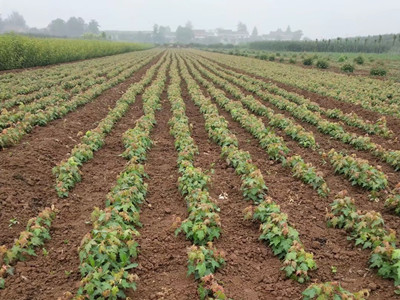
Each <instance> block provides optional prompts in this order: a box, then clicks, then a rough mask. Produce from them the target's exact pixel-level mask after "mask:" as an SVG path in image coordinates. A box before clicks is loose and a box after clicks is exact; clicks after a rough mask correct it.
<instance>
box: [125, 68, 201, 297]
mask: <svg viewBox="0 0 400 300" xmlns="http://www.w3.org/2000/svg"><path fill="white" fill-rule="evenodd" d="M169 81H170V79H169V76H168V77H167V82H166V87H165V88H164V91H163V93H162V95H161V104H162V109H161V111H158V112H157V113H156V121H157V124H156V125H155V128H154V129H153V132H152V134H151V138H152V140H153V142H154V145H153V147H152V148H151V150H150V152H149V154H148V156H147V161H146V164H145V171H146V173H147V174H148V175H149V179H148V180H146V182H147V183H148V193H147V196H146V202H147V205H146V203H144V204H143V207H142V210H141V213H140V222H141V223H142V224H143V227H142V228H140V229H139V232H140V237H139V238H138V243H139V255H138V259H137V262H138V264H139V266H138V268H137V269H133V270H132V272H133V273H136V274H137V275H139V282H138V288H137V290H136V291H135V292H134V291H128V292H127V296H128V297H131V298H132V299H176V300H178V299H179V300H181V299H195V298H196V293H197V291H196V290H197V286H196V283H195V281H194V280H193V278H192V277H188V276H186V274H187V263H186V262H187V248H188V247H189V246H190V242H189V241H187V240H186V239H185V237H184V236H183V235H180V236H178V237H175V235H174V228H173V227H172V225H173V223H174V220H175V218H176V217H178V216H179V217H180V218H181V219H185V218H186V216H187V212H186V203H185V200H184V198H183V197H182V196H181V194H180V193H179V191H178V186H177V181H178V176H179V174H178V169H177V166H176V161H177V158H178V156H177V153H176V151H175V148H174V138H173V137H172V136H171V135H170V134H169V125H168V121H169V119H170V118H171V116H172V114H171V111H170V108H171V107H170V103H169V101H168V97H167V92H166V91H167V86H168V84H169Z"/></svg>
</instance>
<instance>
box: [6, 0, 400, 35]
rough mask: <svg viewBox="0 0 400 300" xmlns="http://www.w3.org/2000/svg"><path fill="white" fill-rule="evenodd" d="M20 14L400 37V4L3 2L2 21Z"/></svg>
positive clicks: (105, 26)
mask: <svg viewBox="0 0 400 300" xmlns="http://www.w3.org/2000/svg"><path fill="white" fill-rule="evenodd" d="M13 11H18V12H19V13H20V14H22V15H23V16H24V18H25V20H26V23H27V25H29V26H30V27H38V28H43V27H46V26H47V25H48V24H49V23H50V21H51V20H53V19H55V18H62V19H68V18H69V17H71V16H80V17H82V18H84V19H85V20H90V19H95V20H97V21H98V22H99V24H100V25H101V28H100V30H151V29H152V27H153V25H154V24H160V25H169V26H171V28H172V29H173V30H175V29H176V27H177V26H178V25H184V24H185V23H186V22H187V21H191V22H192V24H193V26H194V28H199V29H212V28H218V27H222V28H236V25H237V24H238V22H239V21H241V22H243V23H245V24H247V26H248V28H253V27H254V26H256V27H257V28H258V31H259V32H260V33H268V32H269V31H271V30H275V29H277V28H282V29H285V28H286V27H287V26H288V25H290V26H291V28H293V29H300V30H302V31H303V32H304V35H305V36H306V37H309V38H312V39H315V38H318V39H320V38H334V37H337V36H341V37H348V36H359V35H364V36H365V35H374V34H385V33H394V32H399V31H400V17H399V16H400V1H398V0H381V1H376V0H335V1H328V0H322V1H316V0H301V1H296V0H248V1H239V0H169V1H165V0H113V1H111V0H84V1H82V0H79V1H78V0H69V1H65V0H61V1H55V0H37V1H32V0H1V1H0V14H1V16H2V17H3V18H5V17H6V16H7V15H9V14H11V13H12V12H13Z"/></svg>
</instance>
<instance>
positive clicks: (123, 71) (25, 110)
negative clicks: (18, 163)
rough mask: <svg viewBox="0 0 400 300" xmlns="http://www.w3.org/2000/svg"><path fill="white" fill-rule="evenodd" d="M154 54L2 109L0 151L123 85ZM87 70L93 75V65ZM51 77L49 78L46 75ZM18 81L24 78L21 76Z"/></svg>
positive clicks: (143, 54)
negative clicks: (14, 106)
mask: <svg viewBox="0 0 400 300" xmlns="http://www.w3.org/2000/svg"><path fill="white" fill-rule="evenodd" d="M157 53H159V52H154V51H150V52H139V53H135V55H133V56H132V54H131V55H130V56H131V57H132V58H131V59H129V60H128V61H127V62H126V61H125V62H121V63H119V64H118V65H117V66H115V65H114V64H113V63H114V60H109V61H107V67H106V68H105V69H103V70H100V73H97V74H98V75H97V77H95V78H93V77H91V76H90V74H85V75H84V79H83V81H82V82H76V81H75V80H73V79H72V80H71V81H70V82H68V81H65V80H63V87H64V89H63V90H61V91H60V90H58V89H53V90H49V91H48V93H49V95H46V96H44V97H39V98H37V97H35V99H32V100H33V102H31V103H29V104H26V105H24V104H21V105H19V106H18V107H16V108H13V109H11V110H7V109H5V108H4V109H3V110H2V114H1V116H0V129H2V132H1V133H0V147H1V148H5V147H9V146H11V145H14V144H16V143H18V142H19V141H20V140H21V138H22V137H23V136H24V135H25V134H27V133H29V132H30V131H31V130H32V129H33V128H34V126H37V125H39V126H44V125H46V124H47V123H48V122H50V121H52V120H55V119H59V118H62V117H63V116H64V115H66V114H68V113H69V112H71V111H74V110H76V109H77V108H78V107H80V106H82V105H84V104H87V103H88V102H91V101H93V99H95V98H96V97H97V96H99V95H100V94H101V93H102V92H104V91H106V90H108V89H110V88H112V87H114V86H115V85H117V84H119V83H121V82H123V81H125V80H126V79H127V78H128V77H130V76H131V75H132V74H133V73H134V72H135V71H137V70H138V69H140V68H141V67H143V66H145V65H146V64H148V63H149V62H150V61H151V60H152V59H153V58H154V57H155V55H156V54H157ZM79 67H81V66H75V68H76V70H79V69H78V68H79ZM89 69H92V70H93V71H95V70H96V62H95V65H94V66H92V67H89ZM69 72H71V71H69ZM50 73H52V72H50ZM22 74H24V73H22ZM25 76H29V75H28V74H27V75H25ZM50 76H51V74H49V77H50ZM21 77H22V78H24V75H22V76H21ZM49 81H50V82H51V81H52V79H49ZM46 82H48V81H46ZM72 82H73V83H72ZM55 84H57V83H55ZM31 85H32V86H34V85H35V83H34V82H32V83H31ZM44 86H45V85H44ZM44 86H42V88H41V89H40V92H41V91H42V90H46V88H43V87H44ZM28 88H29V86H28ZM28 95H30V94H28ZM42 95H43V94H42ZM6 101H8V102H4V103H10V102H14V103H20V102H19V100H14V98H11V99H9V100H6Z"/></svg>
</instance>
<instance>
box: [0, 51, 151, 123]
mask: <svg viewBox="0 0 400 300" xmlns="http://www.w3.org/2000/svg"><path fill="white" fill-rule="evenodd" d="M150 58H151V56H150V55H148V56H145V57H142V58H140V57H138V58H137V59H135V60H133V61H131V62H126V63H120V64H119V65H117V66H108V67H107V68H106V69H105V70H104V71H106V72H108V71H112V73H113V76H111V77H110V78H107V77H104V76H98V77H92V76H85V77H83V78H81V79H80V80H74V81H64V83H63V84H62V88H60V87H59V88H55V89H52V90H51V92H50V94H49V95H48V96H46V97H42V98H39V99H36V101H34V102H33V103H29V104H27V105H25V104H23V105H19V106H18V107H17V108H14V109H12V110H9V111H8V110H6V109H3V110H2V113H1V115H0V129H4V128H6V127H11V126H12V125H14V123H17V122H18V121H20V120H22V119H24V118H25V117H26V115H30V114H35V113H37V112H41V111H42V110H45V109H46V108H47V107H51V106H54V105H58V103H60V102H67V101H69V100H70V98H71V97H72V96H73V95H77V94H79V93H82V92H84V91H85V90H87V89H88V88H90V87H92V86H95V85H100V84H102V83H105V82H107V81H109V80H110V79H111V78H112V77H114V75H118V74H120V73H121V72H123V71H125V70H126V69H128V68H132V67H136V66H137V65H142V66H143V63H147V62H148V60H149V59H150ZM101 73H103V71H101ZM64 88H66V89H68V90H67V91H66V90H64Z"/></svg>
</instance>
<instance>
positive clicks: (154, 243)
mask: <svg viewBox="0 0 400 300" xmlns="http://www.w3.org/2000/svg"><path fill="white" fill-rule="evenodd" d="M159 58H160V56H158V57H157V58H155V59H154V60H153V61H152V63H150V64H148V65H147V66H146V67H144V68H142V69H141V70H139V71H138V72H137V73H135V74H134V75H133V76H132V78H130V79H128V80H126V81H125V82H123V83H121V84H120V85H118V86H117V87H114V88H112V89H110V90H108V91H106V92H104V93H103V94H102V95H101V96H99V97H98V98H97V99H96V100H94V101H93V102H91V103H89V104H87V105H85V106H84V107H82V108H79V109H78V110H76V111H75V112H72V113H69V114H68V115H67V116H65V118H64V119H62V120H56V121H53V122H51V123H49V124H48V126H46V127H38V128H35V129H34V131H33V132H32V133H31V134H29V135H27V136H26V137H25V138H24V139H23V141H22V142H21V143H20V144H19V145H17V146H15V147H11V148H9V149H5V150H3V151H0V204H1V210H0V226H1V228H3V230H2V231H1V232H0V244H6V245H7V246H10V245H11V243H12V242H13V239H14V238H16V237H17V236H18V234H19V232H21V231H22V230H24V226H25V224H26V222H27V220H28V219H29V218H31V217H33V216H35V215H36V214H37V213H38V212H40V211H41V210H42V209H43V208H44V207H46V206H49V205H51V204H55V205H56V207H57V208H58V209H60V213H59V214H58V216H57V218H56V219H55V220H54V222H53V225H52V228H51V236H52V239H51V240H50V241H47V242H46V243H45V246H44V248H45V249H46V251H45V252H44V251H43V250H42V249H37V253H38V256H37V257H31V258H29V259H28V260H27V261H26V262H19V263H17V265H16V274H15V275H14V276H9V277H7V279H6V288H5V289H4V290H0V299H24V300H27V299H57V297H60V296H62V295H63V293H64V292H66V291H70V292H72V293H73V294H75V293H76V291H77V289H78V285H79V281H80V278H81V276H80V274H79V257H78V251H77V250H78V247H79V245H80V242H81V239H82V237H83V236H84V235H85V234H86V233H87V232H89V231H90V230H91V229H92V225H91V224H90V222H89V221H90V214H91V212H92V211H93V207H94V206H97V207H100V208H103V207H104V204H105V196H106V194H107V193H108V192H109V190H110V189H111V187H112V186H113V185H114V184H115V179H116V177H117V176H118V174H119V173H120V172H121V171H122V170H123V168H124V166H125V164H126V161H125V160H124V159H123V158H122V157H120V156H119V154H121V153H122V152H123V151H124V147H123V145H122V139H121V137H122V134H123V133H124V132H125V131H126V130H127V129H129V128H133V127H134V125H135V121H136V120H137V119H138V118H139V117H140V116H141V115H143V109H142V99H141V96H138V97H137V99H136V102H135V103H134V104H133V105H132V106H131V108H130V109H129V111H128V112H127V114H126V115H125V116H124V117H123V118H122V119H121V120H120V121H119V122H118V123H117V124H116V125H115V128H114V129H113V131H112V132H111V133H110V134H109V135H108V136H107V138H106V143H105V145H104V147H103V148H102V149H100V150H99V151H98V152H96V153H95V156H94V159H93V160H91V161H89V162H88V163H86V164H84V166H83V167H82V169H81V170H82V173H83V174H82V182H80V183H78V184H77V185H76V187H75V188H74V189H73V190H72V191H71V192H70V196H69V197H68V198H66V199H59V198H58V197H57V195H56V192H55V190H54V187H53V185H54V176H53V175H52V174H51V169H52V167H54V166H55V165H56V164H57V163H59V162H60V161H61V160H62V159H63V158H65V157H66V155H67V154H68V153H69V152H70V151H71V149H72V147H73V146H74V145H75V144H77V143H78V142H79V135H80V133H84V132H85V131H87V130H89V129H91V128H94V127H95V126H96V125H97V124H98V122H99V121H100V120H101V119H102V118H103V117H104V116H105V115H106V114H107V112H108V111H109V109H110V107H113V106H114V104H115V101H116V100H117V99H119V97H120V96H121V95H122V94H123V93H124V92H125V91H126V90H127V88H128V87H129V86H130V85H131V84H132V83H133V82H136V81H138V80H140V78H141V76H142V75H143V74H144V73H145V71H146V70H147V69H148V68H149V67H150V66H151V65H152V64H154V63H155V62H156V61H157V59H159ZM224 67H225V66H224ZM235 71H240V72H243V71H241V70H236V69H235ZM252 76H253V75H252ZM254 77H256V76H254ZM257 78H258V77H257ZM259 79H261V78H259ZM263 80H266V81H267V79H263ZM168 83H169V80H168V81H167V85H166V87H167V86H168ZM274 83H276V82H274ZM277 84H278V85H279V86H280V87H282V88H285V89H286V90H290V91H294V92H297V93H299V94H302V95H304V96H307V97H309V98H310V99H312V100H313V101H316V102H318V101H319V102H318V103H319V104H320V105H321V106H323V107H341V108H342V109H343V110H346V111H350V109H353V108H354V109H356V106H353V105H347V104H345V103H343V102H339V101H337V100H334V99H330V98H327V97H321V96H319V95H314V96H313V95H312V93H309V92H306V91H302V90H299V89H294V88H292V87H290V86H285V85H283V84H280V83H277ZM199 86H201V85H200V84H199ZM181 89H182V94H183V99H184V101H185V103H186V113H187V116H188V118H189V122H190V123H191V128H192V137H193V138H194V141H195V143H196V144H197V146H198V147H199V155H198V156H196V158H195V165H196V167H201V168H202V169H203V170H204V171H207V172H209V174H210V175H211V179H212V180H211V184H210V186H209V191H210V195H211V197H213V198H214V199H217V201H218V206H219V207H220V209H221V210H220V213H219V214H220V217H221V223H222V233H221V237H220V238H218V239H216V240H215V242H214V245H215V246H216V248H217V249H219V250H223V251H224V252H225V253H226V265H225V266H224V267H222V268H220V269H218V270H217V272H216V274H215V277H216V279H217V280H218V281H219V282H220V283H221V284H222V285H223V287H224V289H225V291H226V294H227V295H228V296H229V297H232V298H233V299H249V300H253V299H254V300H255V299H263V300H264V299H300V298H301V292H302V291H303V290H304V289H305V288H306V285H301V284H299V283H297V282H295V281H293V280H291V279H287V278H286V277H285V274H284V272H283V271H281V270H280V269H281V267H282V266H283V264H282V262H281V261H280V260H279V259H278V258H277V257H276V256H274V255H273V253H272V251H271V249H270V247H268V246H267V245H266V244H264V243H263V242H261V241H259V240H258V237H259V234H260V232H259V228H258V227H259V224H258V223H257V222H252V221H246V220H243V210H244V209H245V208H246V207H248V206H249V205H251V203H249V202H246V201H244V198H243V196H242V192H241V190H240V186H241V180H240V176H238V175H236V174H235V171H234V169H232V168H230V167H229V166H228V164H227V163H226V162H225V161H224V160H223V159H222V158H221V157H220V150H221V149H220V147H219V146H218V145H216V144H215V143H213V142H212V141H210V139H209V138H208V135H207V132H206V130H205V128H204V118H203V116H202V114H201V113H200V111H199V109H198V107H196V106H195V105H194V103H193V101H192V100H191V99H190V96H189V95H188V91H187V86H186V84H185V83H184V81H183V80H182V84H181ZM241 90H242V91H243V92H244V93H245V94H248V93H247V92H245V91H244V90H243V89H241ZM202 92H203V93H204V94H205V95H206V96H209V94H208V93H207V91H206V90H205V89H204V88H202ZM227 96H228V97H229V98H230V99H234V97H233V96H232V95H231V94H229V93H227ZM312 97H315V98H312ZM256 98H257V97H256ZM257 99H258V98H257ZM161 102H162V110H161V111H159V112H157V113H156V120H157V124H156V125H155V128H154V129H153V132H152V134H151V138H152V140H153V141H154V145H153V147H152V149H151V150H150V151H149V153H148V157H147V161H146V164H145V170H146V172H147V174H148V175H149V178H148V179H147V180H146V182H147V183H148V195H147V198H146V202H145V203H144V204H143V206H142V211H141V217H140V218H141V223H142V224H143V227H142V228H140V229H139V231H140V234H141V236H140V237H139V240H138V242H139V245H140V248H139V249H140V251H139V256H138V258H137V262H138V263H139V267H138V268H136V269H133V270H132V272H136V273H137V274H138V275H139V278H140V280H139V282H138V288H137V290H136V291H127V295H128V296H129V297H131V298H132V299H179V300H180V299H197V298H198V295H197V282H196V281H195V279H194V277H193V275H191V276H187V275H186V273H187V248H188V247H190V246H191V242H190V241H189V240H186V239H185V236H184V235H183V234H180V235H178V236H175V234H174V228H173V223H174V221H175V220H176V218H177V217H179V218H180V219H185V218H186V217H187V214H188V213H187V207H186V203H185V200H184V198H183V197H182V196H181V194H180V192H179V191H178V177H179V173H178V169H177V164H176V161H177V152H176V151H175V149H174V138H173V137H172V136H171V135H170V134H169V125H168V120H169V119H170V117H171V116H172V114H171V112H170V104H169V101H168V98H167V93H166V88H165V90H164V92H163V93H162V96H161ZM261 102H262V103H263V104H265V105H267V106H269V107H271V108H272V109H274V111H276V112H277V113H283V114H285V115H286V116H289V115H288V113H287V112H284V111H280V110H278V109H276V108H275V107H272V105H269V104H268V103H266V102H263V101H262V100H261ZM354 111H356V112H357V113H358V114H360V115H362V116H363V117H364V118H367V119H368V118H369V119H371V120H372V119H373V120H376V118H375V117H378V115H377V114H374V113H371V112H368V111H366V110H364V109H359V110H354ZM219 112H220V114H221V115H222V116H224V117H225V118H226V119H227V121H228V122H229V128H230V130H231V131H232V132H233V133H234V134H236V136H237V138H238V140H239V145H240V148H241V149H243V150H245V151H248V152H249V153H250V154H251V156H252V160H253V163H254V164H256V165H257V166H258V168H259V169H260V171H261V172H262V174H263V176H264V179H265V182H266V184H267V186H268V188H269V195H270V196H271V197H272V198H273V200H274V201H276V202H277V203H278V204H280V205H281V209H282V211H283V212H284V213H287V214H288V216H289V220H290V223H291V225H293V227H294V228H296V229H297V230H298V231H299V233H300V239H301V240H302V242H303V243H304V246H305V249H306V250H307V251H309V252H312V253H314V258H315V260H316V262H317V265H318V269H317V270H316V271H313V272H311V274H310V276H311V281H312V282H322V281H332V280H335V281H340V282H341V284H342V286H343V287H344V288H346V289H349V290H351V291H357V290H360V289H363V288H368V289H370V290H371V297H370V299H385V298H386V299H394V298H395V297H394V293H393V291H394V287H393V282H392V281H391V280H384V279H382V278H380V277H378V276H377V274H376V272H375V270H370V269H368V259H369V254H370V251H368V250H360V249H359V248H358V247H355V246H354V241H348V240H347V239H346V236H347V234H346V232H345V231H343V230H338V229H329V228H327V227H326V221H325V214H326V209H327V208H329V204H330V203H331V202H332V201H333V196H334V195H335V194H336V193H337V192H339V191H341V190H343V189H347V190H348V191H349V194H350V196H352V197H355V198H356V200H357V202H356V204H357V206H358V207H359V208H360V209H363V210H372V209H374V210H377V211H380V212H381V213H382V215H383V217H384V219H385V222H386V223H387V224H388V225H389V227H392V228H395V229H400V225H398V223H399V222H398V216H395V215H393V214H392V213H391V212H389V211H387V210H386V209H385V208H384V207H383V203H382V202H380V203H373V202H370V201H369V200H368V193H367V192H366V191H364V190H362V189H361V188H359V187H354V186H351V185H350V183H349V182H348V181H347V180H346V179H345V178H343V177H342V176H338V175H335V174H334V172H333V170H332V168H331V167H330V165H329V164H328V163H327V164H324V162H323V161H322V159H321V157H320V156H319V155H318V153H316V152H312V151H310V150H308V149H304V148H302V147H300V146H299V145H298V144H297V143H296V142H295V141H293V140H291V139H290V138H288V137H287V136H286V135H285V134H284V132H282V131H281V130H276V133H277V134H278V135H280V136H282V137H283V138H284V140H285V142H286V143H287V145H288V146H289V147H290V148H291V149H292V154H300V155H301V156H302V157H303V158H304V159H305V160H306V161H309V162H312V163H313V165H314V166H316V167H317V168H318V169H319V170H321V171H322V173H323V174H324V178H326V180H327V182H328V185H329V186H330V188H331V190H332V194H331V196H329V197H328V198H321V197H319V196H318V194H317V192H316V191H314V190H313V189H312V188H311V187H310V186H308V185H305V184H303V183H302V182H301V181H300V180H298V179H295V178H293V177H292V175H291V173H290V170H289V169H287V168H284V167H283V166H282V165H281V164H280V163H277V162H274V161H270V160H269V159H268V155H267V153H266V152H265V151H264V150H263V149H262V148H261V147H260V145H259V144H258V141H257V140H256V139H255V138H254V137H253V136H252V135H251V134H250V133H248V132H247V131H246V130H245V129H243V128H242V127H241V126H240V125H239V123H238V122H236V121H234V120H233V119H232V117H231V116H230V114H229V113H227V112H226V111H224V110H223V109H221V108H219ZM372 117H374V118H372ZM261 119H262V120H263V121H264V123H265V124H266V125H267V122H268V120H267V119H266V118H264V117H263V118H261ZM388 120H389V125H390V126H392V127H391V128H392V129H395V128H398V125H399V124H400V123H396V122H397V121H398V120H397V119H394V118H393V120H392V119H391V118H388ZM296 122H297V120H296ZM298 123H300V124H301V125H302V126H304V127H305V128H306V129H307V130H310V131H312V132H313V134H314V135H315V137H316V139H317V142H318V143H319V144H320V145H321V148H322V149H323V150H329V149H330V148H333V147H335V148H337V149H346V150H348V151H349V152H351V153H357V155H358V156H359V157H362V158H368V159H369V160H370V161H371V163H372V164H374V165H378V164H379V165H382V169H383V171H384V172H385V173H387V174H389V179H390V182H391V184H392V185H394V184H395V183H396V181H397V180H399V181H400V176H399V175H398V174H397V173H395V172H394V171H393V169H391V167H390V166H388V165H387V164H383V163H380V162H379V161H378V160H377V159H376V158H374V157H373V156H372V155H371V154H369V153H366V152H361V151H356V150H352V148H351V147H350V146H348V145H344V144H341V143H340V142H338V141H336V140H332V139H331V138H330V137H328V136H326V135H323V134H321V133H319V132H318V131H317V130H316V128H315V127H313V126H311V125H309V124H306V123H304V122H298ZM396 126H397V127H396ZM347 128H348V127H346V129H347ZM353 130H354V129H353ZM354 132H358V129H355V130H354ZM374 138H376V141H380V142H382V144H383V145H385V146H387V147H388V146H389V145H390V141H388V140H386V139H383V138H379V137H374ZM13 218H15V219H16V220H17V221H18V222H19V224H15V225H13V226H11V227H10V228H9V226H8V225H9V223H10V220H11V219H13ZM46 252H48V254H46V255H45V253H46ZM335 268H336V269H337V271H336V272H333V271H332V270H333V269H335Z"/></svg>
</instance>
